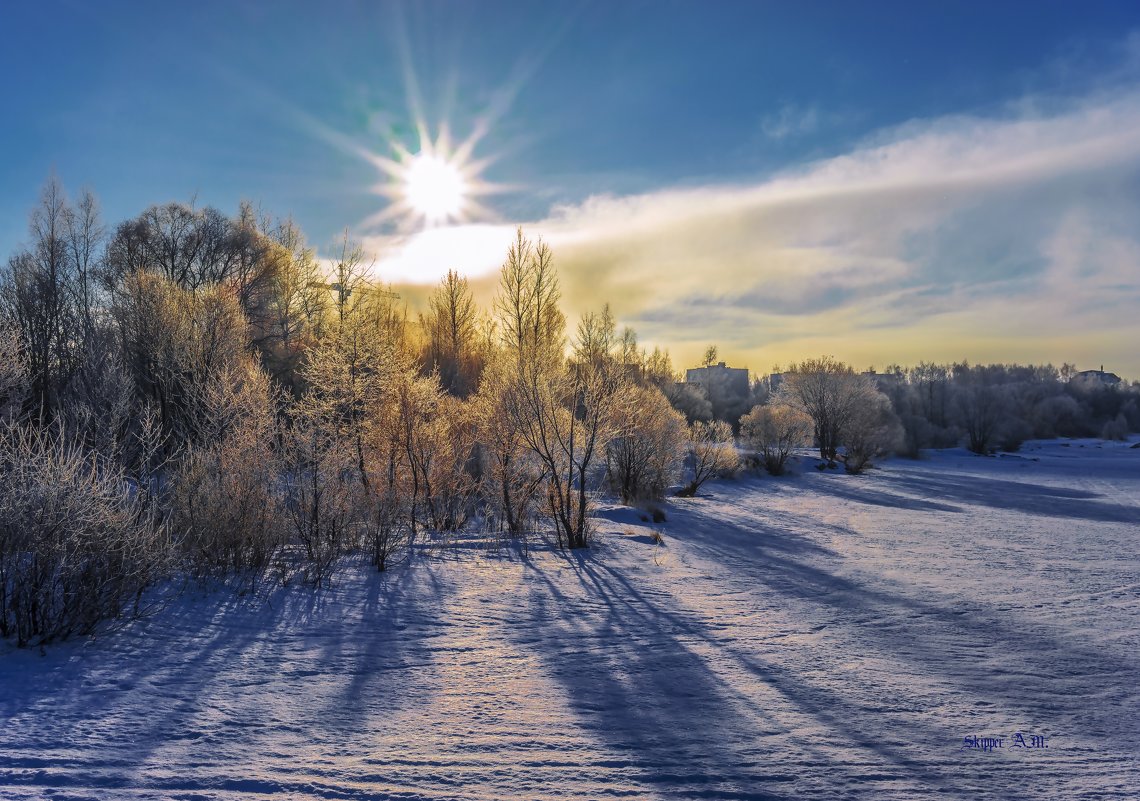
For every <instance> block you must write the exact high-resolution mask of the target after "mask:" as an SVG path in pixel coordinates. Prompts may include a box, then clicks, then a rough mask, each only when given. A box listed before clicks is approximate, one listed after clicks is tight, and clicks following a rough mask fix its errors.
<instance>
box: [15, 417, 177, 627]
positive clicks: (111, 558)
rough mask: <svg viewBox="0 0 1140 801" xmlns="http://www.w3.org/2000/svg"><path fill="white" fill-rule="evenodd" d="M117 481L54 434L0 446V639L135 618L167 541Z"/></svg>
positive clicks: (161, 567) (161, 568)
mask: <svg viewBox="0 0 1140 801" xmlns="http://www.w3.org/2000/svg"><path fill="white" fill-rule="evenodd" d="M141 496H142V494H141V493H134V492H132V491H131V486H130V484H129V482H128V481H127V480H126V478H125V476H124V475H123V474H122V473H121V472H119V471H118V470H116V469H115V468H114V467H112V466H109V465H108V464H106V463H105V462H103V461H102V460H99V459H97V458H96V457H95V456H94V455H91V454H88V453H84V452H83V451H82V450H81V449H80V448H79V447H77V446H76V445H75V444H74V443H73V442H70V441H68V440H67V439H65V438H64V437H63V436H60V435H56V434H51V433H45V432H33V431H30V430H27V429H24V430H16V429H9V430H7V431H6V432H4V434H3V435H2V440H0V635H2V636H5V637H8V636H15V638H16V641H17V643H18V644H19V645H21V646H24V645H28V644H30V643H34V642H48V641H51V640H56V639H61V638H64V637H67V636H68V635H70V634H76V633H78V634H86V633H90V632H91V631H93V630H94V629H95V627H96V626H98V625H99V624H100V623H101V622H103V621H105V620H108V619H111V618H115V617H119V616H120V615H122V614H124V613H131V612H138V611H139V610H140V603H141V601H142V596H143V593H144V591H145V590H146V589H147V588H148V587H150V586H151V585H152V584H154V582H155V581H157V580H158V579H159V578H160V577H161V576H162V575H164V573H165V571H166V570H167V568H168V566H169V554H170V548H169V541H168V538H167V536H166V533H165V529H164V528H163V527H162V526H159V525H158V524H157V522H156V520H155V517H154V515H153V514H152V511H151V509H150V508H148V506H147V504H146V503H145V502H144V501H143V499H142V497H141Z"/></svg>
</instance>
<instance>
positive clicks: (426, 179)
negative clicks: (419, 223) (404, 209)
mask: <svg viewBox="0 0 1140 801" xmlns="http://www.w3.org/2000/svg"><path fill="white" fill-rule="evenodd" d="M402 178H403V182H404V187H403V189H404V199H405V200H406V201H407V203H408V206H410V207H411V209H412V211H414V212H415V213H416V214H418V215H420V216H422V217H423V219H424V222H426V223H427V224H428V225H438V224H439V223H443V222H447V221H448V220H452V219H458V218H459V217H460V216H461V215H462V213H463V206H464V202H465V201H466V200H467V192H468V189H467V181H466V180H464V178H463V173H462V172H461V171H460V169H459V167H458V166H456V165H455V164H452V163H451V162H448V161H445V160H444V159H442V158H440V157H439V156H436V155H434V154H431V153H422V152H421V153H418V154H416V155H415V156H413V157H412V158H411V160H410V162H409V163H408V164H407V168H406V169H405V170H404V174H403V176H402Z"/></svg>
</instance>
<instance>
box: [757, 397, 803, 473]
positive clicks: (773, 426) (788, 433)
mask: <svg viewBox="0 0 1140 801" xmlns="http://www.w3.org/2000/svg"><path fill="white" fill-rule="evenodd" d="M811 431H812V425H811V418H810V417H808V416H807V415H806V414H804V413H803V412H801V411H799V410H798V409H794V408H792V407H791V406H787V405H784V404H774V405H768V406H755V407H753V409H752V411H750V412H749V413H748V414H746V415H744V416H743V417H741V418H740V435H741V437H742V438H743V440H744V442H745V444H746V445H747V446H748V447H749V448H752V449H753V450H755V451H756V452H757V454H759V457H760V461H761V462H762V463H763V465H764V469H765V470H767V471H768V473H769V474H770V475H773V476H780V475H783V474H784V466H785V464H786V463H787V461H788V457H789V456H790V455H791V452H792V449H793V448H796V447H798V446H800V445H804V444H806V443H807V442H808V441H809V437H810V436H811Z"/></svg>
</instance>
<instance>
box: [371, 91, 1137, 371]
mask: <svg viewBox="0 0 1140 801" xmlns="http://www.w3.org/2000/svg"><path fill="white" fill-rule="evenodd" d="M1045 107H1048V108H1049V109H1050V110H1049V111H1047V112H1046V111H1041V110H1040V109H1042V108H1045ZM799 124H801V125H802V124H806V123H804V122H803V119H801V120H800V122H799ZM1138 173H1140V93H1137V92H1135V91H1118V92H1115V93H1113V94H1098V95H1094V96H1090V97H1087V98H1085V99H1084V100H1082V101H1080V102H1075V101H1068V102H1067V103H1066V104H1065V105H1063V106H1061V105H1060V104H1058V103H1019V104H1016V105H1013V106H1011V107H1010V109H1009V110H1008V112H1007V113H1005V114H1003V115H999V116H991V117H972V116H954V117H944V118H939V119H932V120H917V121H913V122H911V123H908V124H907V125H904V126H901V127H898V128H895V129H892V130H889V131H883V132H880V133H879V134H877V135H876V136H874V137H873V138H871V139H869V140H867V141H865V142H864V143H862V144H861V145H860V146H858V147H856V148H855V149H853V150H852V151H850V152H848V153H845V154H842V155H839V156H836V157H833V158H829V159H824V160H821V161H818V162H815V163H812V164H809V165H807V166H804V167H801V168H799V169H796V170H793V171H789V172H786V173H782V174H777V175H773V176H769V177H767V178H765V179H763V180H758V181H756V182H753V183H741V184H733V185H715V186H705V187H696V188H692V187H689V188H684V189H663V190H660V191H656V192H652V193H646V194H640V195H634V196H625V197H616V196H608V195H600V196H595V197H590V198H588V199H586V200H585V201H583V202H581V203H578V204H575V205H570V206H561V207H558V208H555V209H553V210H552V211H551V213H550V214H549V215H547V217H546V218H545V219H540V220H531V221H520V222H521V223H522V224H523V225H524V226H525V228H526V229H527V231H528V233H529V234H530V235H532V236H543V237H544V238H546V239H547V240H548V241H549V242H550V243H551V244H552V245H553V246H554V247H555V252H556V256H557V258H558V260H559V263H560V264H561V268H562V269H561V275H562V280H563V285H564V290H565V296H566V299H567V302H568V304H569V305H570V307H571V310H572V311H580V310H582V309H585V308H587V307H594V306H597V305H598V304H600V303H601V302H602V301H604V300H608V301H610V302H611V303H612V304H613V305H614V307H615V309H616V311H617V313H618V314H619V315H620V316H621V317H622V318H623V319H624V320H626V321H628V322H630V323H631V324H633V325H634V326H635V327H636V328H638V330H639V332H640V333H641V334H642V337H643V339H645V340H648V341H653V342H658V343H662V344H666V345H669V346H671V347H672V348H673V349H674V352H675V353H676V354H677V355H678V357H679V361H690V360H692V359H693V358H695V357H696V355H697V354H698V352H699V350H700V348H701V346H702V345H703V344H707V343H709V342H719V343H721V346H722V347H721V351H722V353H724V354H725V355H726V356H728V358H730V359H732V360H733V361H736V362H738V363H747V364H748V366H750V367H752V368H753V369H754V370H760V371H766V370H767V369H768V368H769V367H770V366H771V365H772V364H773V363H775V362H787V361H788V360H792V359H797V358H801V357H804V356H809V355H816V354H818V353H821V352H827V353H833V354H835V355H836V356H838V357H840V358H846V359H849V360H852V361H855V362H856V363H858V364H860V365H865V364H870V363H877V364H880V365H882V364H883V363H885V362H886V361H889V360H904V361H914V360H917V359H923V358H927V359H929V358H935V359H952V358H970V359H973V360H978V359H1006V360H1010V359H1018V360H1044V359H1053V360H1070V361H1077V362H1078V363H1079V364H1086V363H1093V362H1095V363H1097V364H1099V363H1101V362H1103V363H1105V364H1106V365H1114V366H1116V367H1118V369H1119V371H1123V372H1125V373H1127V374H1129V375H1132V376H1137V377H1140V356H1138V355H1137V354H1136V352H1135V348H1134V345H1133V344H1132V343H1135V342H1136V341H1138V340H1140V322H1137V321H1138V320H1140V314H1137V310H1138V309H1140V244H1138V234H1140V230H1138V229H1140V223H1138V221H1140V186H1138V184H1137V180H1136V177H1137V175H1138ZM512 229H513V223H512V224H511V225H506V224H504V225H500V226H468V227H464V228H458V229H450V230H447V231H430V232H426V233H424V234H422V235H419V236H417V237H414V238H411V239H405V240H399V241H397V240H391V239H386V238H382V237H380V238H374V239H372V240H370V242H369V245H370V246H371V247H372V248H374V249H375V250H377V251H378V252H380V253H381V261H380V262H379V267H380V269H381V270H382V272H384V273H385V274H386V275H387V276H389V277H390V278H392V279H400V280H415V278H416V277H417V276H418V277H420V278H422V279H424V280H426V281H432V280H435V278H436V277H437V275H438V274H439V273H441V272H443V271H446V269H448V268H456V269H460V270H462V271H466V272H468V273H469V274H471V275H474V276H478V275H490V274H491V273H493V272H494V270H495V269H496V268H497V267H498V265H499V264H500V263H501V261H502V257H503V254H504V253H505V249H506V245H507V244H508V242H509V239H510V235H511V232H512Z"/></svg>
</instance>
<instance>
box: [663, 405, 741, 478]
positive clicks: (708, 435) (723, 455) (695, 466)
mask: <svg viewBox="0 0 1140 801" xmlns="http://www.w3.org/2000/svg"><path fill="white" fill-rule="evenodd" d="M739 466H740V456H739V454H737V452H736V444H735V443H734V441H733V437H732V426H730V425H729V424H728V423H725V422H723V421H721V420H714V421H712V422H709V423H706V422H700V421H698V422H696V423H693V424H692V425H691V426H690V427H689V469H690V470H691V471H692V475H691V476H690V478H689V481H688V483H687V484H685V486H684V487H683V488H682V489H681V490H680V492H678V493H677V494H678V495H680V496H682V497H692V496H693V495H696V494H697V490H698V489H700V487H701V485H702V484H704V483H705V482H706V481H708V480H709V479H710V478H713V477H714V476H722V475H729V474H731V473H733V472H734V471H735V470H736V469H737V468H738V467H739Z"/></svg>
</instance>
